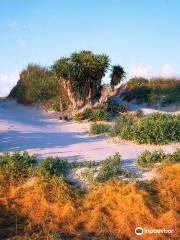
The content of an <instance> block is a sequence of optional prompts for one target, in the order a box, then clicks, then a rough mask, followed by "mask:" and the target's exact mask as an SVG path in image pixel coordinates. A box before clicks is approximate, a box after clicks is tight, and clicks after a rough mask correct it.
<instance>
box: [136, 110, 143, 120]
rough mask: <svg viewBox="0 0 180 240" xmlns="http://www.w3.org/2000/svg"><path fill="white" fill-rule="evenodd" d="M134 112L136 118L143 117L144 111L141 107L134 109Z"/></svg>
mask: <svg viewBox="0 0 180 240" xmlns="http://www.w3.org/2000/svg"><path fill="white" fill-rule="evenodd" d="M135 114H136V117H138V118H142V117H144V112H143V110H141V109H138V110H136V112H135Z"/></svg>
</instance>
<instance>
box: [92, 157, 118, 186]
mask: <svg viewBox="0 0 180 240" xmlns="http://www.w3.org/2000/svg"><path fill="white" fill-rule="evenodd" d="M120 171H121V156H120V155H119V153H116V154H115V155H113V156H111V157H108V158H107V159H105V160H103V161H101V162H100V168H99V173H98V176H97V181H99V182H104V181H107V180H109V179H111V178H114V177H118V175H119V174H120Z"/></svg>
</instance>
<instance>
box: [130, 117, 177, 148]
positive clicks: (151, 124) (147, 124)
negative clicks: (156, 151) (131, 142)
mask: <svg viewBox="0 0 180 240" xmlns="http://www.w3.org/2000/svg"><path fill="white" fill-rule="evenodd" d="M179 129H180V115H177V116H175V115H171V114H162V113H153V114H150V115H148V116H146V117H144V118H142V119H140V120H139V121H138V122H137V124H136V125H135V131H134V139H135V140H137V141H138V142H139V143H150V144H165V143H169V142H173V141H177V142H179V141H180V132H179Z"/></svg>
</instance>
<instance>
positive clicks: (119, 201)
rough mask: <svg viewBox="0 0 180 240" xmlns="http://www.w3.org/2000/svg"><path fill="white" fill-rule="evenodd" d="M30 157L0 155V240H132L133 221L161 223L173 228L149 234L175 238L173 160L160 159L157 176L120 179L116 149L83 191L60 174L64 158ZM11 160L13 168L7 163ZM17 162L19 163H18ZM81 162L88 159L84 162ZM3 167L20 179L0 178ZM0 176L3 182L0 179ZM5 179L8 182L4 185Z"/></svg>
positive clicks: (178, 170) (177, 169)
mask: <svg viewBox="0 0 180 240" xmlns="http://www.w3.org/2000/svg"><path fill="white" fill-rule="evenodd" d="M15 159H16V161H17V164H16V165H13V164H15V163H14V162H15ZM59 160H60V159H59ZM35 161H36V159H35V157H34V156H29V155H28V154H27V153H24V154H18V153H15V154H13V155H9V154H7V153H5V154H3V155H2V156H1V158H0V169H1V171H0V179H1V181H0V189H1V192H0V211H1V215H0V238H1V239H2V240H3V239H10V240H15V239H18V240H35V239H51V240H57V239H62V240H67V239H68V240H73V239H74V240H75V239H76V240H77V239H79V240H83V239H87V240H88V239H89V240H90V239H95V240H100V239H104V240H109V239H114V240H115V239H116V240H118V239H119V240H121V239H123V240H124V239H128V240H134V239H139V237H138V236H136V235H135V233H134V229H135V228H136V227H137V226H142V227H146V228H150V229H154V228H155V229H160V228H162V226H165V228H166V229H173V230H174V231H173V232H172V234H158V235H153V239H156V240H158V239H162V240H164V239H167V238H168V239H177V237H178V228H177V224H178V195H179V188H180V179H179V177H180V166H179V164H178V163H173V164H163V165H161V167H159V169H158V172H159V174H160V175H161V177H159V178H156V179H154V180H152V181H149V182H140V181H138V182H122V181H120V180H118V178H117V176H118V174H119V169H120V167H121V160H120V156H119V154H116V155H114V156H113V157H110V158H108V159H106V160H104V161H103V162H102V163H101V165H100V169H99V175H98V178H100V180H101V181H103V183H101V184H97V185H96V186H95V188H93V189H91V191H88V192H86V191H83V190H82V189H79V188H75V187H73V186H72V185H71V184H70V183H68V182H67V181H66V180H65V178H64V176H65V175H66V171H67V163H66V162H65V161H63V160H60V161H59V163H58V161H57V159H52V158H47V159H45V160H43V162H42V163H40V164H38V165H37V166H35V165H34V163H35ZM11 162H13V164H12V165H13V171H12V170H11V168H8V167H9V165H11ZM24 163H26V164H24ZM21 164H23V166H25V167H23V168H22V169H21V167H19V166H20V165H21ZM5 165H7V166H8V167H7V168H5V167H4V166H5ZM87 166H89V167H92V166H94V164H93V163H91V162H88V163H87ZM4 169H6V174H7V173H8V174H9V176H11V175H12V176H14V173H15V172H16V174H18V175H17V176H19V175H21V176H22V178H21V182H19V183H17V181H16V179H15V178H11V177H10V178H6V175H5V174H4ZM29 170H30V171H29ZM37 172H41V173H43V174H40V175H39V174H37ZM4 177H5V179H6V181H7V182H5V181H2V179H3V178H4ZM10 179H13V181H11V180H10ZM9 181H10V182H9ZM8 183H9V186H10V187H9V188H5V187H4V186H5V185H4V184H6V185H7V184H8ZM141 239H152V235H151V234H149V235H148V234H144V235H142V236H141Z"/></svg>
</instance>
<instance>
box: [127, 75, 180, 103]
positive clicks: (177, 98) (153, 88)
mask: <svg viewBox="0 0 180 240" xmlns="http://www.w3.org/2000/svg"><path fill="white" fill-rule="evenodd" d="M179 91H180V79H177V78H163V77H155V78H152V79H150V80H147V79H144V78H142V77H135V78H132V79H130V80H129V81H128V82H127V84H126V91H125V92H124V93H123V94H122V97H123V98H124V99H125V100H127V101H131V100H133V99H135V100H136V101H137V102H138V103H144V102H147V103H149V104H157V103H158V104H161V105H167V104H171V103H179V102H180V95H179Z"/></svg>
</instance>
